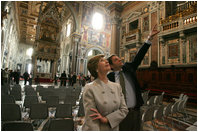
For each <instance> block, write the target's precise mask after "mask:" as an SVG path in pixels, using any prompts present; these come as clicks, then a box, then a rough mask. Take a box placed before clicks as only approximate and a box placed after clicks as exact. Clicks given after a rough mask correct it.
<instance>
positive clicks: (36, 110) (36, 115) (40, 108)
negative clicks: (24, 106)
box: [29, 104, 49, 119]
mask: <svg viewBox="0 0 198 132" xmlns="http://www.w3.org/2000/svg"><path fill="white" fill-rule="evenodd" d="M48 115H49V113H48V108H47V104H32V105H31V106H30V115H29V117H30V119H47V117H48Z"/></svg>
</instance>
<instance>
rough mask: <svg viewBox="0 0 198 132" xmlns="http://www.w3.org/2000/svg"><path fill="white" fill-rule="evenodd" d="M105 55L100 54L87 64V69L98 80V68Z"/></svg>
mask: <svg viewBox="0 0 198 132" xmlns="http://www.w3.org/2000/svg"><path fill="white" fill-rule="evenodd" d="M103 57H104V55H102V54H100V55H96V56H94V57H92V58H91V59H90V60H89V61H88V64H87V68H88V70H89V72H90V73H91V75H92V76H93V77H94V78H95V79H96V78H97V77H98V73H97V71H96V70H97V68H98V63H99V61H100V59H101V58H103Z"/></svg>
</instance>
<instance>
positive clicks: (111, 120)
mask: <svg viewBox="0 0 198 132" xmlns="http://www.w3.org/2000/svg"><path fill="white" fill-rule="evenodd" d="M87 67H88V70H89V72H90V73H91V75H92V76H93V77H94V78H95V80H94V81H93V82H91V83H89V84H86V86H85V88H84V92H83V105H84V110H85V121H84V124H83V127H82V130H83V131H113V130H117V131H118V130H119V123H120V122H121V121H122V120H123V119H124V118H125V117H126V115H127V113H128V109H127V106H126V103H125V100H124V96H123V93H122V88H121V86H120V84H117V83H114V82H110V81H109V80H108V78H107V73H108V72H109V71H110V66H109V63H108V61H107V60H106V59H105V58H104V55H97V56H95V57H93V58H91V59H90V60H89V62H88V66H87Z"/></svg>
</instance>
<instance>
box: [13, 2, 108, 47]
mask: <svg viewBox="0 0 198 132" xmlns="http://www.w3.org/2000/svg"><path fill="white" fill-rule="evenodd" d="M76 3H83V2H81V1H76V2H75V1H72V2H70V5H72V6H74V7H75V4H76ZM87 3H93V4H94V5H99V6H103V7H107V5H109V4H111V3H112V2H107V1H101V2H100V1H97V2H91V1H90V2H88V1H87V2H84V4H87ZM15 9H16V12H15V13H16V19H17V22H18V27H19V28H18V30H19V32H18V33H19V38H20V42H22V43H26V44H34V42H35V40H36V39H38V38H41V36H40V32H38V29H37V28H38V24H40V26H44V28H46V26H49V27H52V28H53V29H55V28H57V27H58V26H60V24H61V22H63V21H64V20H63V19H66V18H67V16H68V15H70V14H71V12H70V10H69V9H68V8H67V6H65V2H64V1H16V2H15ZM36 29H37V30H36ZM48 29H49V28H48ZM40 30H43V28H42V27H40ZM56 35H57V34H56Z"/></svg>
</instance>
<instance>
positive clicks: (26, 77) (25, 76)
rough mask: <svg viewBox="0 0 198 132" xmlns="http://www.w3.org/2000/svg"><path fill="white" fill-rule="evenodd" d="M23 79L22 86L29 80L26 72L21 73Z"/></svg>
mask: <svg viewBox="0 0 198 132" xmlns="http://www.w3.org/2000/svg"><path fill="white" fill-rule="evenodd" d="M23 78H24V81H25V82H24V85H26V83H27V80H28V79H29V74H28V72H27V71H26V72H25V73H23Z"/></svg>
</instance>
